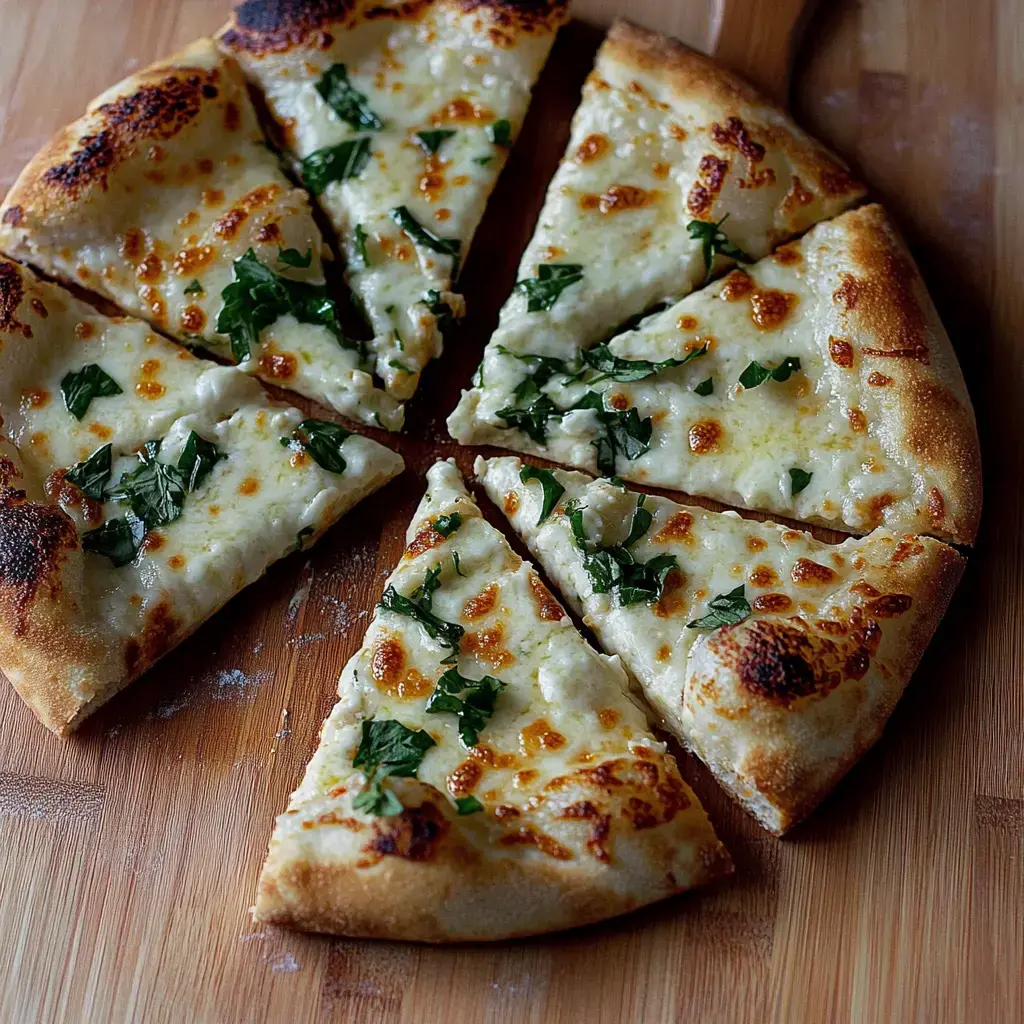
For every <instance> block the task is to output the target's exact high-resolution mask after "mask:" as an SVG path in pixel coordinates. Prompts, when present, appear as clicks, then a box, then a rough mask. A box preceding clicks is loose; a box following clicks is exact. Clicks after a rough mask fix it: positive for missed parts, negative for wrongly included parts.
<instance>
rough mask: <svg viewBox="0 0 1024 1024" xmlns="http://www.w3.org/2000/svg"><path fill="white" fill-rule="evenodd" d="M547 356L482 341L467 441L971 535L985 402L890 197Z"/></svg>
mask: <svg viewBox="0 0 1024 1024" xmlns="http://www.w3.org/2000/svg"><path fill="white" fill-rule="evenodd" d="M542 352H543V347H542V346H541V345H537V344H535V343H531V345H530V347H529V349H528V350H526V351H513V350H511V349H509V348H506V347H504V346H502V345H498V346H494V345H492V346H491V347H489V348H488V351H487V354H486V357H485V359H484V365H483V375H484V380H485V385H484V387H482V388H479V389H477V390H476V391H475V392H473V393H471V394H472V405H471V407H467V405H466V403H464V404H463V406H462V408H461V409H460V412H458V413H456V414H455V415H454V416H453V418H452V421H451V422H452V424H453V433H454V434H455V435H456V436H457V437H458V438H459V440H461V441H463V442H473V443H490V444H497V445H503V446H505V447H511V448H516V449H518V450H522V451H528V452H533V453H535V454H538V455H543V456H545V457H547V458H550V459H552V460H554V461H557V462H563V463H568V464H570V465H575V466H579V467H581V468H583V469H587V470H590V471H592V472H595V471H596V472H598V473H600V474H602V475H605V476H609V477H611V476H615V475H619V476H621V477H623V478H626V479H629V480H635V481H638V482H640V483H644V484H652V485H658V486H662V487H670V488H675V489H677V490H681V491H686V492H687V493H690V494H700V495H703V496H705V497H710V498H715V499H717V500H719V501H722V502H728V503H730V504H737V505H744V506H746V507H748V508H754V509H760V510H762V511H767V512H774V513H778V514H782V515H786V516H792V517H795V518H799V519H801V520H803V521H804V522H814V523H820V524H825V525H828V526H832V527H835V528H837V529H841V530H848V531H851V532H855V533H866V532H868V531H869V530H872V529H874V528H875V527H877V526H886V527H888V528H890V529H893V530H897V531H909V532H913V533H933V534H936V535H937V536H941V537H945V538H949V539H952V540H953V541H956V542H957V543H963V544H970V543H972V542H973V541H974V538H975V535H976V533H977V529H978V520H979V517H980V513H981V454H980V450H979V445H978V434H977V429H976V427H975V422H974V412H973V409H972V408H971V402H970V398H969V396H968V394H967V389H966V387H965V385H964V381H963V376H962V374H961V372H960V367H959V365H958V363H957V361H956V356H955V355H954V353H953V349H952V346H951V345H950V342H949V338H948V337H947V335H946V332H945V330H944V329H943V327H942V323H941V322H940V320H939V317H938V314H937V313H936V311H935V307H934V306H933V304H932V302H931V299H930V298H929V296H928V293H927V291H926V289H925V287H924V284H923V282H922V281H921V277H920V274H919V273H918V271H917V268H916V267H915V266H914V262H913V260H912V258H911V256H910V254H909V253H908V252H907V251H906V249H905V248H904V246H903V245H902V243H901V241H900V240H899V238H898V236H897V234H896V232H895V230H894V229H893V227H892V225H891V223H890V222H889V219H888V218H887V216H886V214H885V212H884V211H883V210H882V208H881V207H879V206H875V205H872V206H865V207H861V208H860V209H857V210H853V211H850V212H848V213H844V214H842V215H841V216H839V217H837V218H835V219H834V220H831V221H826V222H824V223H822V224H819V225H817V226H816V227H815V228H813V229H812V230H811V231H809V232H808V233H807V234H806V235H804V236H803V238H801V239H800V240H799V241H797V242H793V243H790V244H788V245H783V246H780V247H779V248H777V249H776V250H775V252H774V253H773V254H772V255H771V256H769V257H766V258H764V259H762V260H760V261H758V262H757V263H754V264H752V265H750V266H748V267H746V268H744V269H736V270H733V271H731V272H730V273H729V274H728V275H726V277H725V278H723V279H721V280H720V281H718V282H716V283H714V284H712V285H709V286H708V287H707V288H704V289H703V290H701V291H698V292H694V293H693V294H691V295H688V296H687V297H686V298H684V299H683V300H682V301H680V302H678V303H676V304H675V305H673V306H671V307H670V308H669V309H667V310H665V311H664V312H662V313H659V314H656V315H654V316H652V317H650V318H649V319H647V320H645V321H644V322H643V323H642V324H641V325H640V326H639V327H637V329H635V330H630V331H625V332H623V333H620V334H618V335H616V336H615V337H614V338H612V339H611V340H610V341H609V342H607V343H606V344H601V345H595V346H593V347H592V348H590V349H588V350H586V351H584V352H583V353H582V354H581V355H580V356H579V357H578V358H575V359H572V360H565V359H557V358H551V357H547V356H544V355H542V354H541V353H542ZM524 395H525V397H523V396H524ZM470 411H471V415H470V416H468V417H467V415H466V413H467V412H470Z"/></svg>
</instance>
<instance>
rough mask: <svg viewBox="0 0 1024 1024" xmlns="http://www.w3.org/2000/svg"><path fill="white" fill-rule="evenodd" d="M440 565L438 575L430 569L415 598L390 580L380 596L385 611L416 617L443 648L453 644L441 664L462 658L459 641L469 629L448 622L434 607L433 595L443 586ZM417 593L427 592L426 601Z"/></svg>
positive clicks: (426, 631) (414, 595)
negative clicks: (396, 588) (404, 595)
mask: <svg viewBox="0 0 1024 1024" xmlns="http://www.w3.org/2000/svg"><path fill="white" fill-rule="evenodd" d="M437 568H438V572H437V574H436V575H432V574H431V572H430V571H428V573H427V575H426V576H425V577H424V580H423V584H421V587H420V588H418V591H414V592H413V597H411V598H410V597H403V595H401V594H400V593H398V591H397V590H395V586H394V584H393V583H389V584H388V587H387V589H386V590H385V591H384V594H383V596H382V597H381V599H380V606H379V607H381V608H383V609H384V610H385V611H389V612H395V613H396V614H398V615H407V616H408V617H409V618H410V619H415V620H416V621H417V622H418V623H419V624H420V625H421V626H422V627H423V631H424V632H425V633H426V634H427V636H429V637H430V638H431V639H432V640H436V641H437V642H438V643H440V644H441V645H442V646H443V647H450V648H451V652H452V653H451V654H450V655H449V657H448V658H446V659H445V660H444V661H442V663H441V664H442V665H443V664H447V663H448V662H449V661H451V660H454V659H455V658H457V657H458V654H459V642H460V641H461V640H462V637H463V636H464V634H465V632H466V631H465V630H464V629H463V628H462V626H460V625H459V624H458V623H457V622H446V621H445V620H444V619H440V618H438V617H437V616H436V615H435V614H434V613H433V612H432V611H431V610H430V605H431V599H432V595H433V593H434V591H435V590H436V589H437V587H438V586H440V581H439V579H438V576H439V575H440V572H439V569H440V567H437ZM427 588H429V589H427ZM424 591H425V593H424ZM417 592H419V593H424V596H425V597H426V601H422V602H417V600H416V594H417Z"/></svg>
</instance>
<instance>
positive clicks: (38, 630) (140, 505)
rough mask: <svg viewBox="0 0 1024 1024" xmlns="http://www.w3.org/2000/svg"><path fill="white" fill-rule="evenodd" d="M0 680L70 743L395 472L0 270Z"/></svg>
mask: <svg viewBox="0 0 1024 1024" xmlns="http://www.w3.org/2000/svg"><path fill="white" fill-rule="evenodd" d="M0 417H2V420H0V422H2V426H3V430H2V433H0V670H2V671H3V673H4V674H5V675H6V676H7V678H8V679H9V680H10V681H11V683H12V684H13V685H14V687H15V689H16V690H17V691H18V693H19V695H20V696H21V697H22V699H23V700H24V701H25V703H26V704H28V705H29V707H30V708H31V709H32V711H33V712H34V713H35V715H36V717H37V718H38V719H39V720H40V721H41V722H42V724H43V725H45V726H46V727H47V728H49V729H51V730H52V731H53V732H55V733H57V734H58V735H66V734H67V733H69V732H70V731H72V730H73V729H74V728H76V727H77V726H78V725H79V724H80V722H81V721H82V720H83V719H84V718H85V717H86V716H87V715H89V714H90V713H91V712H93V711H94V710H95V709H96V708H97V707H99V706H100V705H101V704H103V703H105V702H106V701H107V700H109V699H110V698H111V697H112V696H113V695H114V694H115V693H117V692H118V691H119V690H121V689H123V688H124V687H125V686H127V685H128V684H129V683H131V682H132V681H134V680H135V679H136V678H137V677H138V676H139V675H141V674H142V673H143V672H144V671H145V670H146V669H147V668H148V667H149V666H150V665H152V664H153V663H154V662H155V661H157V660H158V659H159V658H160V657H162V656H163V655H164V654H165V653H167V652H168V651H169V650H171V649H172V648H173V647H174V646H176V645H177V644H178V643H179V642H181V641H182V640H183V639H185V637H187V636H188V635H189V634H190V633H192V632H193V631H194V630H195V629H196V628H197V627H198V626H199V625H200V624H201V623H202V622H203V621H205V620H206V619H207V618H209V617H210V616H211V615H212V614H214V613H215V612H216V611H217V610H218V609H220V608H221V607H222V606H223V605H224V604H226V603H227V601H228V600H230V599H231V598H232V597H233V596H234V595H235V594H237V593H238V592H239V591H240V590H242V589H243V588H244V587H246V586H247V585H248V584H250V583H252V582H254V581H255V580H256V579H258V578H259V577H260V576H261V575H262V574H263V573H264V571H265V570H266V569H267V568H268V567H269V565H270V564H271V563H273V562H275V561H277V560H278V559H279V558H282V557H284V556H285V555H287V554H288V553H290V552H292V551H295V550H299V549H302V548H305V547H307V546H309V545H310V544H312V543H313V542H314V541H315V540H316V539H317V538H318V537H319V536H320V535H321V534H322V533H323V532H324V531H325V530H326V529H327V528H328V527H329V526H331V525H332V524H333V523H334V522H335V521H336V520H337V519H338V518H339V517H340V516H341V515H343V514H344V513H345V512H346V511H347V510H348V509H349V508H351V507H352V506H353V505H355V504H356V503H357V502H358V501H360V500H361V499H362V498H363V497H365V496H366V495H368V494H370V493H372V492H373V491H375V490H377V489H378V488H379V487H382V486H383V485H384V484H385V483H387V481H388V480H390V479H391V478H392V477H394V476H396V475H397V474H398V473H399V472H401V470H402V468H403V460H402V458H401V456H399V455H398V454H397V453H395V452H393V451H391V450H390V449H388V448H385V447H383V446H382V445H379V444H377V443H376V442H375V441H372V440H370V439H369V438H365V437H361V436H360V435H358V434H352V433H350V432H349V431H347V430H345V429H343V428H342V427H340V426H339V425H338V424H336V423H332V422H328V421H324V420H317V419H312V418H304V417H303V415H302V413H300V412H299V411H298V410H297V409H294V408H291V407H289V406H286V405H282V404H279V403H276V402H274V401H272V400H271V399H270V398H269V397H268V396H267V395H266V393H265V392H264V391H263V389H262V388H261V387H260V386H259V384H258V383H257V382H256V381H254V380H253V379H252V378H251V377H248V376H246V375H245V374H243V373H240V372H239V371H238V370H236V369H234V368H233V367H227V366H220V365H218V364H216V363H212V362H208V361H206V360H200V359H197V358H196V357H195V356H193V355H192V354H191V353H189V352H188V351H186V350H184V349H182V348H180V347H179V346H176V345H174V344H173V343H171V342H170V341H168V340H166V339H164V338H163V337H161V336H159V335H157V334H156V333H155V332H154V331H152V330H151V329H150V327H149V326H148V325H147V324H145V323H143V322H142V321H139V320H135V319H133V318H130V317H117V318H109V317H106V316H103V315H102V314H100V313H99V312H97V310H96V309H95V308H94V307H92V306H91V305H88V304H87V303H85V302H82V301H81V300H79V299H77V298H76V297H74V296H73V295H72V294H71V293H69V292H67V291H65V290H64V289H63V288H62V287H60V286H59V285H57V284H52V283H49V282H47V281H44V280H42V279H41V278H39V277H37V276H36V275H35V274H34V273H33V272H32V271H30V270H29V269H28V268H27V267H24V266H22V265H20V264H18V263H15V262H13V261H8V260H6V259H2V258H0Z"/></svg>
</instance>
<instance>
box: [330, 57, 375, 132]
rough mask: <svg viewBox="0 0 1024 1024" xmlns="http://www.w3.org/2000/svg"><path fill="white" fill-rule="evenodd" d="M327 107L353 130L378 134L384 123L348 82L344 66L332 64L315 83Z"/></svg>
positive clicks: (346, 70)
mask: <svg viewBox="0 0 1024 1024" xmlns="http://www.w3.org/2000/svg"><path fill="white" fill-rule="evenodd" d="M316 91H317V92H318V93H320V95H321V96H322V97H323V99H324V101H325V102H326V103H327V105H328V106H329V107H330V108H331V109H332V110H333V111H334V112H335V113H336V114H337V115H338V117H340V118H341V119H342V121H346V122H347V123H348V124H350V125H351V126H352V127H353V128H357V129H359V128H361V129H363V130H364V131H368V132H379V131H380V130H381V128H383V127H384V122H383V121H382V120H381V119H380V118H379V117H378V116H377V115H376V114H375V113H374V112H373V111H372V110H371V109H370V108H369V107H368V106H367V103H366V97H365V96H364V95H363V94H362V93H361V92H359V90H358V89H356V88H355V87H354V86H353V85H352V84H351V83H350V82H349V80H348V69H347V68H346V67H345V65H344V64H332V65H331V67H329V68H328V69H327V70H326V71H325V72H324V73H323V75H322V76H321V78H320V81H319V82H317V83H316Z"/></svg>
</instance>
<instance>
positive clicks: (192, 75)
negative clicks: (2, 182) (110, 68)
mask: <svg viewBox="0 0 1024 1024" xmlns="http://www.w3.org/2000/svg"><path fill="white" fill-rule="evenodd" d="M0 250H3V251H4V252H6V253H7V254H8V255H9V256H14V257H16V258H17V259H20V260H24V261H26V262H29V263H31V264H33V265H34V266H36V267H39V268H40V269H41V270H43V271H45V272H46V273H47V274H50V275H52V276H54V277H58V278H61V279H63V280H65V281H71V282H74V283H75V284H78V285H83V286H84V287H86V288H89V289H91V290H92V291H94V292H97V293H99V294H100V295H103V296H105V297H106V298H108V299H111V300H112V301H113V302H115V303H117V304H118V305H119V306H120V307H121V308H122V309H124V310H127V311H128V312H129V313H131V314H133V315H134V316H138V317H141V318H143V319H146V320H148V321H149V322H150V323H152V324H153V325H154V326H156V327H158V328H159V329H160V330H161V331H163V332H164V333H166V334H169V335H170V336H171V337H173V338H175V339H177V340H178V341H179V342H181V343H182V344H184V345H187V346H189V347H198V348H202V349H205V350H207V351H209V352H211V353H213V354H215V355H217V356H220V357H222V358H224V359H225V360H228V361H230V362H234V363H238V364H239V365H240V367H241V369H243V370H244V371H245V372H247V373H252V374H254V375H256V376H258V377H261V378H262V379H264V380H267V381H270V382H271V383H274V384H278V385H280V386H281V387H285V388H289V389H291V390H293V391H297V392H299V394H302V395H305V396H307V397H309V398H314V399H317V400H318V401H320V402H323V403H324V404H326V405H329V406H331V407H332V408H334V409H336V410H337V411H338V412H340V413H343V414H344V415H346V416H351V417H352V418H353V419H357V420H361V421H362V422H364V423H369V424H375V425H378V426H385V427H388V428H391V429H397V428H398V427H399V426H401V422H402V409H401V407H400V406H399V405H398V404H397V403H396V402H395V401H394V400H393V399H392V398H391V397H389V396H388V395H387V394H385V393H384V392H383V391H381V390H380V389H378V388H375V387H374V382H373V378H372V375H371V373H370V372H369V370H370V364H369V362H368V361H367V358H366V353H365V350H364V347H363V343H362V342H356V341H352V340H349V339H348V338H347V337H346V335H345V333H344V331H343V330H342V327H341V325H340V322H339V319H338V307H337V305H336V303H335V301H334V300H333V299H332V298H331V297H330V295H329V293H328V289H327V287H326V285H325V282H324V274H323V267H322V262H321V260H322V256H323V250H324V242H323V238H322V236H321V234H320V230H319V228H318V227H317V226H316V223H315V222H314V220H313V215H312V211H311V209H310V204H309V199H308V197H307V196H306V194H305V193H304V192H303V191H302V190H300V189H297V188H295V187H294V186H293V185H292V183H291V182H290V181H289V179H288V178H287V176H286V175H285V173H284V172H283V171H282V169H281V166H280V163H279V159H278V157H277V156H276V155H275V154H274V153H273V152H272V151H271V150H270V149H268V147H267V143H266V140H265V138H264V136H263V133H262V130H261V128H260V126H259V124H258V122H257V118H256V112H255V110H254V109H253V106H252V103H251V101H250V99H249V93H248V88H247V85H246V81H245V77H244V76H243V74H242V72H241V70H240V69H239V67H238V65H237V64H236V63H235V62H234V61H232V60H230V59H229V58H226V57H224V56H222V55H221V53H220V52H219V51H218V49H217V47H216V46H215V45H214V43H213V40H212V39H200V40H198V41H197V42H195V43H193V44H192V45H191V46H189V47H188V48H187V49H186V50H184V51H182V52H181V53H179V54H177V55H175V56H173V57H170V58H168V59H166V60H163V61H160V62H158V63H156V64H154V65H152V67H149V68H147V69H145V70H143V71H140V72H138V73H136V74H134V75H132V76H131V77H129V78H126V79H125V80H124V81H123V82H120V83H118V84H117V85H115V86H112V87H111V88H110V89H108V90H107V91H106V92H105V93H103V95H102V96H99V97H98V98H97V99H95V100H94V101H93V102H92V103H91V104H90V105H89V109H88V112H87V113H86V114H85V116H84V117H82V118H80V119H79V120H78V121H75V122H74V123H73V124H70V125H68V127H67V128H65V129H63V130H62V131H60V132H58V133H57V134H56V135H55V136H54V137H53V139H51V140H50V142H49V143H48V144H47V145H46V146H45V147H44V148H43V150H42V151H41V152H40V153H38V154H37V155H36V156H35V157H34V158H33V159H32V160H31V161H30V162H29V164H28V165H27V166H26V167H25V168H24V170H23V171H22V172H21V175H20V176H19V177H18V180H17V181H16V182H15V184H14V187H13V188H12V189H11V191H10V193H9V194H8V196H7V198H6V200H5V201H4V204H3V207H2V210H0Z"/></svg>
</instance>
